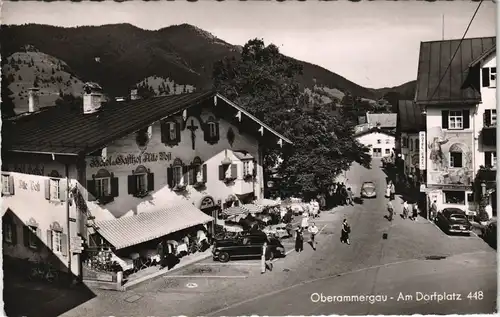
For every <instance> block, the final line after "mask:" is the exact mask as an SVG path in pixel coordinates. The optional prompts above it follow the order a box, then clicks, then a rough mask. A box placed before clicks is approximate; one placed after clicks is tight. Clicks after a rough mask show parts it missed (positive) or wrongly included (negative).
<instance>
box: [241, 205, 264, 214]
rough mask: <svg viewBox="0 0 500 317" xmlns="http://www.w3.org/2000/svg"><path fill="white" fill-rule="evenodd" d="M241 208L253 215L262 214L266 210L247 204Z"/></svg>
mask: <svg viewBox="0 0 500 317" xmlns="http://www.w3.org/2000/svg"><path fill="white" fill-rule="evenodd" d="M241 208H242V209H243V210H245V211H247V212H249V213H251V214H256V213H260V212H262V210H263V209H264V208H263V207H261V206H257V205H255V204H245V205H242V206H241Z"/></svg>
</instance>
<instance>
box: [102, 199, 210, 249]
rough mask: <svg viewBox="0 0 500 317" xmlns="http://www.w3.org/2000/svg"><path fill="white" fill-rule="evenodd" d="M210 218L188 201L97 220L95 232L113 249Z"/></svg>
mask: <svg viewBox="0 0 500 317" xmlns="http://www.w3.org/2000/svg"><path fill="white" fill-rule="evenodd" d="M212 220H214V218H212V217H210V216H208V215H206V214H205V213H203V212H202V211H201V210H199V209H198V208H196V207H194V206H193V205H191V204H188V203H185V204H176V205H175V206H168V207H165V208H163V209H162V210H159V211H153V212H145V213H141V214H138V215H136V216H130V217H123V218H118V219H112V220H105V221H100V222H97V227H98V228H99V229H98V230H97V232H98V233H99V234H100V235H102V237H103V238H104V239H106V240H107V241H108V242H109V243H111V245H113V246H114V247H115V248H116V249H123V248H126V247H129V246H132V245H136V244H139V243H143V242H147V241H150V240H153V239H156V238H159V237H162V236H165V235H167V234H169V233H173V232H176V231H179V230H183V229H186V228H189V227H193V226H196V225H200V224H204V223H207V222H210V221H212Z"/></svg>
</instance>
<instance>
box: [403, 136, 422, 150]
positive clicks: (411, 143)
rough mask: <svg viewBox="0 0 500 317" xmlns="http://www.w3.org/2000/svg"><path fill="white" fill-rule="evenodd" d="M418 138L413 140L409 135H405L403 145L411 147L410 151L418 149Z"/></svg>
mask: <svg viewBox="0 0 500 317" xmlns="http://www.w3.org/2000/svg"><path fill="white" fill-rule="evenodd" d="M418 142H419V141H418V139H414V140H413V141H412V140H411V139H409V138H408V137H403V147H404V148H408V147H409V148H410V151H417V150H418V149H419V143H418Z"/></svg>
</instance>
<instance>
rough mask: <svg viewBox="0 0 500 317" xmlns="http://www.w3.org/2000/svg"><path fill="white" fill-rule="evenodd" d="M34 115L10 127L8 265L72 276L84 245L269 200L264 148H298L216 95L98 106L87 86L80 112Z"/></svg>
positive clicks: (121, 244) (164, 229)
mask: <svg viewBox="0 0 500 317" xmlns="http://www.w3.org/2000/svg"><path fill="white" fill-rule="evenodd" d="M88 88H89V87H88ZM35 103H36V99H35ZM30 110H31V112H29V113H27V114H23V115H19V116H17V117H14V118H12V119H10V120H8V121H6V122H5V123H4V138H3V146H2V150H3V153H2V156H3V157H2V161H3V162H2V163H3V164H2V195H3V203H2V215H3V220H4V221H3V224H4V249H3V250H4V255H7V256H10V257H14V258H37V259H42V260H47V261H52V260H54V259H57V260H59V261H58V262H59V264H60V266H61V267H63V268H67V267H68V266H71V272H72V273H73V275H75V276H80V275H81V273H82V272H81V258H80V253H81V251H82V250H80V246H79V245H76V244H77V242H78V240H79V239H82V240H83V241H85V243H86V244H91V240H92V239H90V237H91V236H96V237H98V238H99V239H104V240H107V242H108V243H109V244H111V247H113V248H114V249H120V248H125V247H128V246H131V245H134V244H138V243H142V242H145V241H149V240H152V239H155V238H159V237H160V236H162V235H167V234H170V233H172V232H175V231H176V230H181V229H185V228H187V227H189V226H194V225H198V224H202V223H206V222H207V221H210V220H213V218H212V217H211V216H213V215H214V211H217V210H220V209H223V208H227V207H230V206H232V205H233V204H237V203H240V202H241V203H245V202H250V201H252V200H254V199H259V198H263V193H264V175H263V167H262V162H263V151H264V149H265V148H266V147H273V146H276V147H280V146H286V145H287V144H290V143H291V142H290V141H289V140H288V139H286V138H285V137H283V136H281V135H280V134H278V133H277V132H276V131H274V130H272V129H271V128H269V127H268V126H267V125H265V124H264V123H263V122H261V121H259V120H258V119H256V118H255V117H253V116H252V115H251V114H249V113H248V112H246V111H245V110H244V109H242V108H241V107H240V106H238V105H236V104H234V103H232V102H231V101H229V100H228V99H226V98H225V97H224V96H222V95H220V94H218V93H216V92H199V93H191V94H183V95H175V96H166V97H157V98H152V99H148V100H131V101H120V102H113V103H108V104H102V103H101V101H100V93H99V91H98V90H96V89H94V87H92V86H90V88H89V89H88V90H87V91H86V93H85V95H84V104H83V105H82V109H77V110H75V109H69V108H64V109H63V108H61V107H49V108H44V109H43V110H38V109H37V107H36V106H33V107H30ZM5 136H8V137H5ZM175 206H181V207H182V208H181V207H179V208H177V207H175ZM174 207H175V208H174ZM153 216H154V217H155V218H156V219H157V220H156V221H155V220H154V219H149V218H151V217H153ZM146 218H148V219H146ZM158 219H167V220H166V221H165V222H164V223H159V222H161V221H159V220H158ZM145 220H147V221H145ZM148 221H150V222H149V225H150V227H147V226H146V227H144V224H146V223H148ZM141 222H142V225H141ZM130 232H133V233H134V234H133V235H132V236H130V235H128V234H129V233H130ZM124 237H128V238H129V241H123V239H124Z"/></svg>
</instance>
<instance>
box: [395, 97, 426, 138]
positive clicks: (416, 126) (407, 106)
mask: <svg viewBox="0 0 500 317" xmlns="http://www.w3.org/2000/svg"><path fill="white" fill-rule="evenodd" d="M398 116H399V127H400V130H401V132H418V131H421V129H423V127H424V120H423V115H422V113H421V112H420V107H419V106H417V105H416V104H415V102H414V101H413V100H399V102H398Z"/></svg>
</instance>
